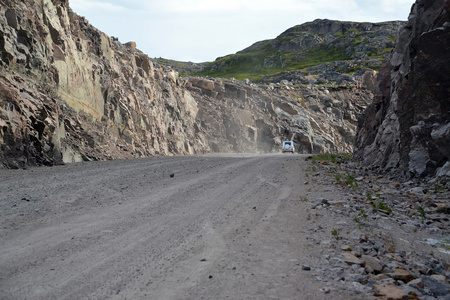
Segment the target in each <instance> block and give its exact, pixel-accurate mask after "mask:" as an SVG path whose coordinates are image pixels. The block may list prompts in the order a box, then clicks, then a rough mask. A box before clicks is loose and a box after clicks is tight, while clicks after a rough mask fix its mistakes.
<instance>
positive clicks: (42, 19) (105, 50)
mask: <svg viewBox="0 0 450 300" xmlns="http://www.w3.org/2000/svg"><path fill="white" fill-rule="evenodd" d="M68 3H69V2H68V1H60V0H43V1H31V0H25V1H22V0H20V1H19V0H11V1H2V5H1V6H0V36H1V37H2V38H1V40H2V41H1V43H0V67H1V68H0V141H1V144H2V146H1V149H0V161H1V163H2V166H6V167H10V168H21V167H24V166H26V165H53V164H57V163H62V162H77V161H82V160H88V161H89V160H106V159H117V158H134V157H143V156H151V155H172V154H175V155H188V154H195V153H204V152H272V151H277V152H278V151H279V148H280V145H281V142H282V141H283V140H284V139H287V140H293V141H294V142H295V144H296V150H297V151H298V152H300V153H319V152H351V151H352V150H353V141H354V135H355V132H356V126H357V120H356V117H357V116H358V115H360V114H361V113H362V111H363V110H364V109H365V107H366V105H367V104H368V103H369V101H370V100H371V99H372V94H371V93H370V91H366V90H364V89H362V90H360V89H358V88H353V87H352V88H347V86H344V87H339V86H335V85H334V86H333V87H332V88H330V89H329V90H327V92H325V91H324V88H323V87H314V86H299V87H279V86H278V87H276V88H274V89H273V90H272V91H269V90H267V89H266V88H265V87H258V86H256V85H254V84H253V83H251V82H250V81H248V80H247V81H245V82H244V83H242V82H239V81H236V80H218V79H206V78H185V79H181V78H179V77H178V73H177V72H175V71H173V70H172V69H170V68H166V67H161V66H159V65H155V63H153V62H152V61H151V60H150V59H149V57H148V56H147V55H145V54H144V53H142V52H141V51H139V50H138V49H136V44H135V43H133V42H130V43H127V44H122V43H120V42H119V41H118V39H117V38H112V37H109V36H107V35H105V34H104V33H102V32H100V31H99V30H97V29H95V28H94V27H92V26H91V25H90V24H89V23H88V22H87V20H86V19H84V18H82V17H79V16H78V15H76V14H75V13H74V12H73V11H72V10H71V9H70V8H69V6H68ZM37 12H39V13H37ZM288 88H289V89H288Z"/></svg>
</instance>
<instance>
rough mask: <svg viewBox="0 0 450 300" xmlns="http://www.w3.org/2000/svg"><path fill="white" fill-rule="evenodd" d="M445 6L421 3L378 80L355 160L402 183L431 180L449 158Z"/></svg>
mask: <svg viewBox="0 0 450 300" xmlns="http://www.w3.org/2000/svg"><path fill="white" fill-rule="evenodd" d="M449 3H450V2H448V1H446V0H438V1H427V0H420V1H416V3H415V4H414V6H413V8H412V11H411V15H410V17H409V21H408V24H407V25H406V26H405V27H403V29H402V30H401V31H400V34H399V37H398V39H397V44H396V46H395V48H394V50H393V52H392V53H391V56H390V58H389V59H388V60H387V61H386V63H385V64H384V65H383V67H382V68H381V70H380V73H379V75H378V84H377V88H376V92H375V99H374V102H373V104H372V105H371V106H370V107H369V108H368V109H367V111H366V113H365V116H364V117H363V118H361V119H360V124H359V129H358V135H357V141H356V151H355V154H356V156H357V157H359V158H360V159H361V160H362V162H363V164H364V165H366V166H370V167H373V168H379V169H380V170H382V171H385V172H386V171H394V172H395V173H398V174H400V175H403V176H405V177H409V176H413V177H414V176H416V177H423V176H427V175H435V173H436V170H437V169H438V168H439V167H442V166H443V165H444V164H445V163H446V162H447V161H448V159H449V157H450V144H449V143H448V141H449V140H450V113H449V112H450V101H449V100H448V88H449V86H450V73H449V72H448V70H447V67H446V66H448V65H450V56H449V55H448V52H449V50H450V26H448V24H450V23H449V22H450V13H449V11H450V4H449Z"/></svg>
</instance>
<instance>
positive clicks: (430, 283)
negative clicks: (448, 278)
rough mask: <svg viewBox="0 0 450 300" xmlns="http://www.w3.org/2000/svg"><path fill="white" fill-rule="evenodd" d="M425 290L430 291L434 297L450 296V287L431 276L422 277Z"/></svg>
mask: <svg viewBox="0 0 450 300" xmlns="http://www.w3.org/2000/svg"><path fill="white" fill-rule="evenodd" d="M422 281H423V284H424V286H425V289H428V290H429V291H430V292H431V294H432V295H433V296H437V297H443V296H447V295H449V294H450V285H448V284H446V283H443V282H441V281H439V280H437V279H435V278H433V277H430V276H422Z"/></svg>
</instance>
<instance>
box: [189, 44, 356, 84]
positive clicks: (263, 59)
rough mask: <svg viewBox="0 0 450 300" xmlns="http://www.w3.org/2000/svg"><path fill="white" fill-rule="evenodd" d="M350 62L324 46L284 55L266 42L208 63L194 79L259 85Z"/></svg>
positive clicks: (343, 50) (343, 51) (341, 53)
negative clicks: (286, 73) (325, 65)
mask: <svg viewBox="0 0 450 300" xmlns="http://www.w3.org/2000/svg"><path fill="white" fill-rule="evenodd" d="M283 39H286V38H283ZM283 39H281V41H282V40H283ZM289 39H290V38H289ZM281 41H278V42H281ZM347 59H350V57H349V56H348V55H346V54H345V49H344V48H335V47H328V46H326V45H321V46H320V47H318V48H315V49H310V48H308V49H305V50H303V51H296V52H284V51H281V50H277V49H276V48H274V46H273V45H272V44H270V43H268V42H267V43H264V44H262V45H260V46H258V47H255V48H254V49H251V51H248V52H245V53H236V54H232V55H228V56H225V57H222V58H219V59H217V60H216V61H214V62H211V63H208V65H207V66H206V68H205V70H204V71H200V72H196V73H195V74H194V75H199V76H212V77H220V78H236V79H238V80H243V79H245V78H248V79H250V80H252V81H258V80H260V79H262V78H263V77H264V76H267V75H273V74H277V73H280V72H282V71H292V70H301V69H304V68H307V67H312V66H316V65H319V64H323V63H326V62H333V61H338V60H347Z"/></svg>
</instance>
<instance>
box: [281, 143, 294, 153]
mask: <svg viewBox="0 0 450 300" xmlns="http://www.w3.org/2000/svg"><path fill="white" fill-rule="evenodd" d="M281 152H282V153H284V152H292V153H294V142H292V141H284V142H283V146H282V147H281Z"/></svg>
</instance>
